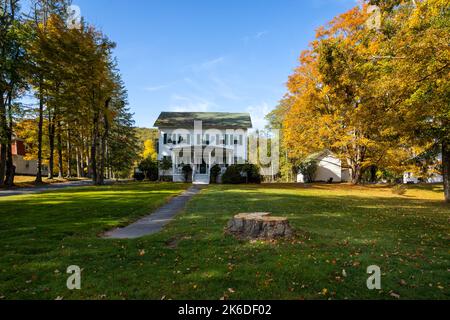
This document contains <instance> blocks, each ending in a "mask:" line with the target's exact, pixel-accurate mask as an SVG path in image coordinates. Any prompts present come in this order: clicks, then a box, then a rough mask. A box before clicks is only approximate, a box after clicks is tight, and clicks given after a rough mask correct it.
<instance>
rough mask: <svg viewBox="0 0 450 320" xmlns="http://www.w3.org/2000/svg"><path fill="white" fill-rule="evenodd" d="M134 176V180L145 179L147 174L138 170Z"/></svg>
mask: <svg viewBox="0 0 450 320" xmlns="http://www.w3.org/2000/svg"><path fill="white" fill-rule="evenodd" d="M133 177H134V180H136V181H144V180H145V174H144V173H143V172H136V173H135V174H134V176H133Z"/></svg>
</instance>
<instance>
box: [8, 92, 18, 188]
mask: <svg viewBox="0 0 450 320" xmlns="http://www.w3.org/2000/svg"><path fill="white" fill-rule="evenodd" d="M12 128H13V116H12V97H11V94H9V96H8V124H7V126H6V128H5V129H6V180H5V185H6V186H7V187H13V186H14V176H15V174H16V168H15V167H14V160H13V155H12Z"/></svg>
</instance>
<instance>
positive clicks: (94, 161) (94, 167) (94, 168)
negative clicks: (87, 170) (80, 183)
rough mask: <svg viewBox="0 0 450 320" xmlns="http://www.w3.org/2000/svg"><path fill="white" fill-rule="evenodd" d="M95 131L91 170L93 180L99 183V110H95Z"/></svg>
mask: <svg viewBox="0 0 450 320" xmlns="http://www.w3.org/2000/svg"><path fill="white" fill-rule="evenodd" d="M93 127H94V130H93V133H92V146H91V159H90V161H91V170H92V181H93V182H94V183H97V151H98V148H97V145H98V136H99V124H98V111H96V112H94V118H93Z"/></svg>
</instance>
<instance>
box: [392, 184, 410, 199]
mask: <svg viewBox="0 0 450 320" xmlns="http://www.w3.org/2000/svg"><path fill="white" fill-rule="evenodd" d="M407 191H408V188H407V187H406V186H405V185H403V184H398V185H396V186H394V187H393V188H392V193H393V194H396V195H399V196H404V195H405V194H406V192H407Z"/></svg>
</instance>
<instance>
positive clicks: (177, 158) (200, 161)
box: [171, 146, 235, 185]
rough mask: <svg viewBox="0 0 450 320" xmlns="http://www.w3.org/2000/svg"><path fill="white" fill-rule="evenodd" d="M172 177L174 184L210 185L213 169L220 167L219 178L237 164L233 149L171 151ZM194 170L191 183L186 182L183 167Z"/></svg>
mask: <svg viewBox="0 0 450 320" xmlns="http://www.w3.org/2000/svg"><path fill="white" fill-rule="evenodd" d="M171 153H172V154H171V158H172V177H173V181H174V182H192V183H193V184H200V185H202V184H209V183H210V181H211V169H212V168H213V167H214V166H216V165H218V166H219V167H220V169H221V172H220V173H219V177H220V176H222V175H223V174H224V173H225V171H226V170H227V168H228V166H229V165H231V164H234V163H235V157H234V155H235V152H234V150H233V149H230V148H224V147H211V146H200V147H199V146H197V147H193V146H177V147H174V148H172V149H171ZM186 165H188V166H190V167H191V169H192V174H191V175H190V177H189V178H190V181H186V177H185V173H184V172H183V167H185V166H186ZM188 180H189V179H188Z"/></svg>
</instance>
